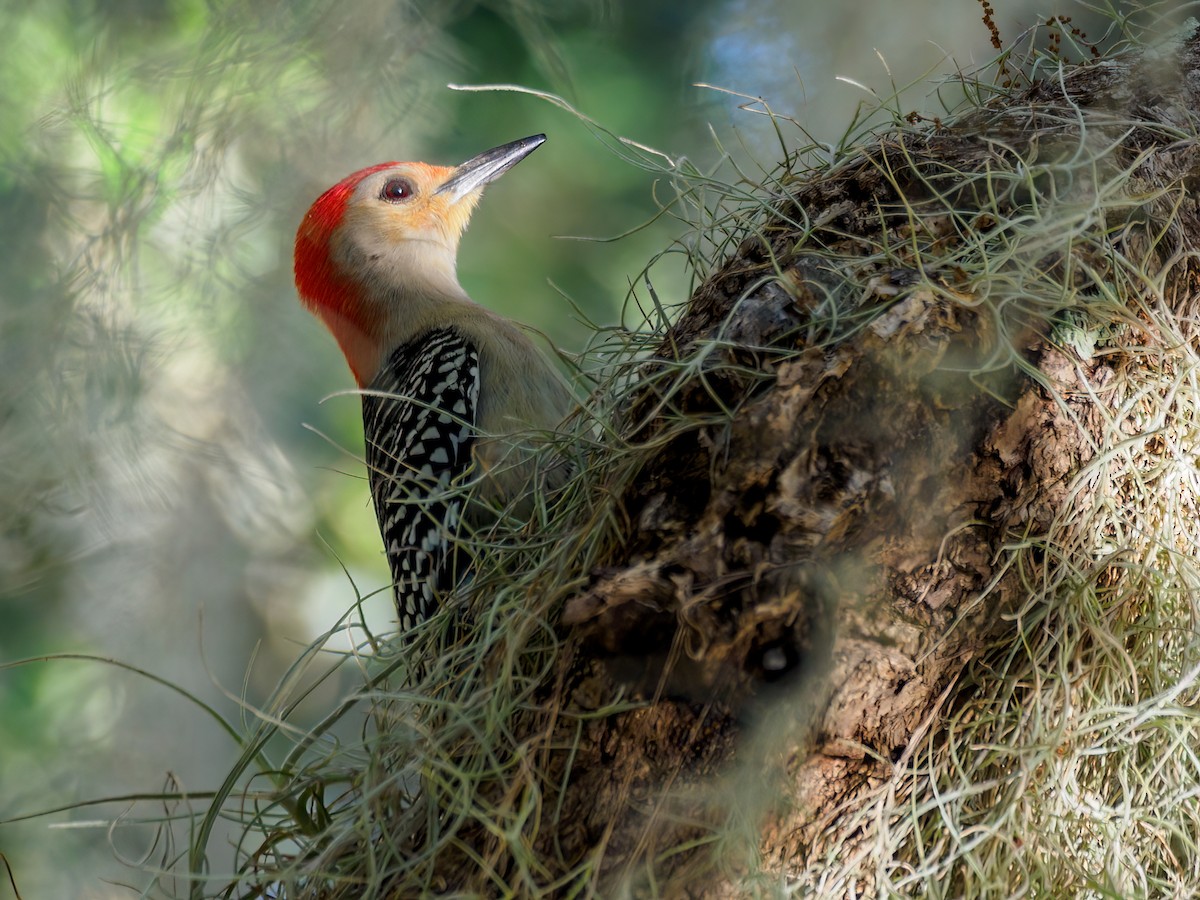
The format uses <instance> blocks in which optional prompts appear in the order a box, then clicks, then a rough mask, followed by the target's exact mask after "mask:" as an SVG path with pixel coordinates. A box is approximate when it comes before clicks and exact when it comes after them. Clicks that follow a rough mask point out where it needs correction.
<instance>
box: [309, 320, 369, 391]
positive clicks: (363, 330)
mask: <svg viewBox="0 0 1200 900" xmlns="http://www.w3.org/2000/svg"><path fill="white" fill-rule="evenodd" d="M317 314H318V315H319V316H320V317H321V319H322V320H323V321H324V322H325V327H326V328H328V329H329V330H330V332H332V333H333V336H334V338H335V339H336V340H337V342H338V346H339V347H341V348H342V353H343V354H345V356H346V362H347V363H349V365H350V371H351V372H353V373H354V380H355V381H357V382H358V386H359V387H360V388H361V387H366V386H367V385H369V384H370V383H371V381H372V380H373V379H374V378H375V373H376V372H378V371H379V354H380V345H379V339H378V338H377V337H375V336H374V335H373V334H372V332H373V331H374V329H373V328H371V327H370V326H369V325H368V324H367V323H364V322H358V321H356V320H354V319H352V318H350V317H349V316H347V315H344V314H343V313H340V312H338V311H337V310H335V309H331V308H329V307H322V308H319V309H318V310H317Z"/></svg>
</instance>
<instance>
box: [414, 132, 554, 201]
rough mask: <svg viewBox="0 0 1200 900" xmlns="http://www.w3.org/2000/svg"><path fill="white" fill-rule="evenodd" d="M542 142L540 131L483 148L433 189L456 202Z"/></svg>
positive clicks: (501, 172)
mask: <svg viewBox="0 0 1200 900" xmlns="http://www.w3.org/2000/svg"><path fill="white" fill-rule="evenodd" d="M545 142H546V136H545V135H544V134H535V135H532V136H531V137H527V138H521V139H520V140H519V141H513V142H512V143H511V144H504V145H503V146H501V147H493V148H492V149H491V150H485V151H484V152H483V153H480V154H479V155H478V156H473V157H471V159H468V160H467V161H466V162H465V163H463V164H462V165H461V166H459V167H458V168H456V169H455V170H454V174H452V175H451V176H450V177H449V178H447V179H446V180H445V181H444V182H442V185H441V187H439V188H438V189H437V190H436V191H434V193H435V194H449V195H450V199H451V201H452V202H454V203H457V202H458V201H459V200H461V199H462V198H463V197H465V196H466V195H467V194H469V193H471V191H473V190H475V189H476V188H481V187H483V186H484V185H485V184H490V183H491V182H493V181H495V180H496V179H497V178H499V177H500V176H501V175H503V174H504V173H505V172H507V171H508V170H509V169H511V168H512V167H513V166H515V165H516V164H517V163H519V162H520V161H521V160H523V159H524V158H525V157H527V156H528V155H529V154H530V153H532V152H533V151H534V150H536V149H537V148H538V147H540V146H542V144H544V143H545Z"/></svg>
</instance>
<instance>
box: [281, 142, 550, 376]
mask: <svg viewBox="0 0 1200 900" xmlns="http://www.w3.org/2000/svg"><path fill="white" fill-rule="evenodd" d="M545 140H546V136H545V135H543V134H537V135H533V136H532V137H527V138H522V139H521V140H519V141H513V142H512V143H510V144H505V145H504V146H502V147H496V148H494V149H492V150H488V151H487V152H485V153H481V154H479V155H478V156H475V157H473V158H471V159H469V160H467V161H466V162H465V163H463V164H462V165H460V166H452V167H451V166H432V165H429V164H428V163H420V162H390V163H383V164H381V165H377V166H371V167H370V168H366V169H362V170H360V171H358V172H355V173H354V174H353V175H350V176H348V177H346V178H343V179H342V180H341V181H339V182H338V183H337V184H335V185H334V186H333V187H331V188H330V189H329V190H327V191H326V192H325V193H323V194H322V195H321V196H320V197H318V198H317V200H316V202H315V203H313V205H312V207H311V208H310V209H309V210H308V213H307V215H305V217H304V220H303V221H302V222H301V223H300V228H299V230H298V231H297V233H296V248H295V260H294V262H295V275H296V288H297V290H298V292H299V294H300V299H301V300H302V301H303V303H304V305H305V306H307V307H308V308H309V309H310V310H312V312H314V313H315V314H316V315H317V316H319V317H320V318H321V320H322V321H323V322H324V323H325V325H326V326H327V327H328V328H329V330H330V331H332V332H333V335H334V337H336V338H337V340H338V343H339V344H340V345H341V348H342V351H343V352H344V353H345V354H346V360H347V361H348V362H349V363H350V368H351V370H352V371H353V372H354V376H355V378H356V379H357V380H358V383H359V384H360V385H365V384H368V383H370V381H371V379H372V378H373V377H374V375H375V372H376V370H377V369H378V367H379V364H380V362H381V354H382V353H384V352H388V351H390V350H391V349H392V348H391V347H390V346H386V345H387V343H388V342H389V340H390V339H394V338H395V336H396V335H398V334H403V333H404V332H405V330H406V329H405V327H404V324H405V317H406V316H409V317H413V316H415V317H418V318H419V317H421V316H425V315H428V312H429V308H430V303H431V301H437V300H444V299H445V298H465V294H464V293H463V291H462V288H461V287H460V286H459V284H458V275H457V273H456V257H457V254H458V241H459V238H460V237H462V233H463V231H464V230H465V229H466V227H467V222H468V221H470V218H471V213H472V211H473V210H474V209H475V205H476V203H478V202H479V198H480V196H481V195H482V194H483V189H484V187H485V186H486V185H487V184H489V183H490V182H492V181H494V180H496V179H497V178H499V177H500V176H501V175H502V174H504V172H506V171H508V170H509V169H510V168H512V167H513V166H514V165H516V164H517V163H518V162H520V161H521V160H522V159H524V158H525V157H526V156H528V155H529V154H530V153H532V152H533V151H534V150H535V149H537V147H539V146H541V144H542V143H543V142H544V141H545ZM415 324H416V322H415V321H414V322H413V325H415Z"/></svg>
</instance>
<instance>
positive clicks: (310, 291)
mask: <svg viewBox="0 0 1200 900" xmlns="http://www.w3.org/2000/svg"><path fill="white" fill-rule="evenodd" d="M395 165H397V163H394V162H386V163H380V164H379V165H376V166H370V167H369V168H366V169H360V170H359V171H357V172H355V173H354V174H353V175H347V176H346V177H345V178H343V179H342V180H341V181H339V182H338V183H337V184H335V185H334V186H333V187H331V188H330V189H329V190H327V191H326V192H325V193H323V194H322V195H321V196H320V197H318V198H317V199H316V202H314V203H313V205H312V206H310V207H309V209H308V212H307V213H306V214H305V216H304V219H303V221H301V222H300V228H299V230H297V232H296V247H295V255H294V256H293V260H292V265H293V271H294V272H295V275H296V288H297V290H299V292H300V297H301V299H302V300H303V301H304V302H305V304H306V305H307V306H308V307H309V308H310V309H313V310H316V309H318V308H321V307H326V308H330V309H332V310H334V311H335V312H337V313H339V314H341V315H347V314H349V313H351V312H352V310H351V309H350V308H349V307H350V304H351V298H352V296H353V294H354V291H353V289H351V288H350V286H349V284H348V283H347V282H346V280H345V279H344V278H342V277H341V276H340V275H339V274H338V273H337V272H336V271H335V270H334V267H333V261H332V259H331V258H330V254H329V242H330V240H331V239H332V238H333V233H334V231H336V230H337V227H338V225H340V224H341V222H342V217H343V216H344V215H345V214H346V203H347V202H348V201H349V199H350V194H351V193H353V191H354V189H355V188H356V187H357V186H358V183H359V182H360V181H362V180H363V179H364V178H366V177H367V176H368V175H372V174H374V173H375V172H379V171H381V170H382V169H390V168H391V167H392V166H395Z"/></svg>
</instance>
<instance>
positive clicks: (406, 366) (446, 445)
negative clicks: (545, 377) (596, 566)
mask: <svg viewBox="0 0 1200 900" xmlns="http://www.w3.org/2000/svg"><path fill="white" fill-rule="evenodd" d="M478 399H479V354H478V353H477V351H476V350H475V348H474V347H473V346H472V345H471V344H470V343H469V342H468V341H467V340H466V339H465V338H464V337H463V336H462V335H461V334H458V333H457V332H456V331H454V330H452V329H449V328H439V329H435V330H433V331H430V332H427V333H425V334H423V335H421V336H419V337H418V338H417V339H415V340H413V341H411V342H409V343H408V344H405V345H404V346H402V347H399V348H398V349H397V350H396V351H395V352H394V353H393V354H392V355H391V357H390V358H389V359H388V361H387V363H385V364H384V366H383V368H382V369H381V370H380V372H379V374H378V375H377V376H376V377H375V380H374V381H373V382H372V383H371V385H370V387H369V388H368V393H366V394H364V395H363V426H364V433H365V437H366V447H367V468H368V472H369V477H370V481H371V497H372V499H373V500H374V502H375V515H376V517H377V518H378V520H379V531H380V534H381V535H382V536H383V546H384V551H385V552H386V553H387V558H388V563H389V564H390V565H391V569H392V579H393V582H394V590H395V595H396V608H397V611H398V612H399V615H400V628H401V630H402V631H404V630H407V629H409V628H411V627H413V626H414V625H416V624H417V623H419V622H421V621H423V620H424V619H426V618H428V617H429V616H430V615H432V614H433V612H434V610H435V608H436V604H437V601H436V595H437V592H439V591H443V590H446V589H449V588H451V587H453V583H454V580H455V579H454V572H453V568H454V559H453V554H452V551H451V547H452V546H453V542H454V539H455V536H456V535H457V532H458V525H459V520H460V519H461V516H462V497H461V495H460V494H458V493H457V492H456V488H457V485H455V484H454V482H455V480H456V479H457V478H458V476H460V475H461V474H462V473H463V472H465V471H466V470H467V468H468V467H469V466H470V463H471V445H472V443H473V442H474V425H475V415H476V407H477V402H478Z"/></svg>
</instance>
